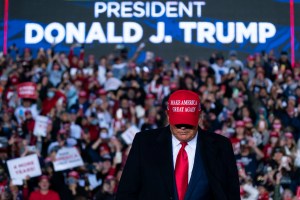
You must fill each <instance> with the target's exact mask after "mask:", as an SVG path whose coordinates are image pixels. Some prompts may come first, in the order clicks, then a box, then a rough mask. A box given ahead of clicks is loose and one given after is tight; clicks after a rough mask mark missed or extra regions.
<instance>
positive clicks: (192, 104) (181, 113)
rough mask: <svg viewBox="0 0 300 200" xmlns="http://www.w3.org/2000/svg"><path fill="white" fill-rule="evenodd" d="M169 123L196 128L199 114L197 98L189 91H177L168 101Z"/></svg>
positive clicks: (199, 108) (198, 100)
mask: <svg viewBox="0 0 300 200" xmlns="http://www.w3.org/2000/svg"><path fill="white" fill-rule="evenodd" d="M167 112H168V115H169V123H170V124H171V125H176V124H188V125H192V126H197V125H198V121H199V115H200V112H201V105H200V98H199V96H198V95H197V94H196V93H194V92H192V91H189V90H177V91H176V92H174V93H172V94H171V95H170V97H169V100H168V108H167Z"/></svg>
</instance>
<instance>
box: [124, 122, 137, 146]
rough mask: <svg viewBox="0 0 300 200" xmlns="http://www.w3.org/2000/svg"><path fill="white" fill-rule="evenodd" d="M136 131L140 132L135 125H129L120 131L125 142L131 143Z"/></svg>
mask: <svg viewBox="0 0 300 200" xmlns="http://www.w3.org/2000/svg"><path fill="white" fill-rule="evenodd" d="M137 132H140V130H139V129H138V128H137V127H136V126H131V127H129V128H128V129H127V130H126V131H125V132H123V133H122V135H121V137H122V138H123V140H124V141H125V142H126V144H132V142H133V139H134V136H135V134H136V133H137Z"/></svg>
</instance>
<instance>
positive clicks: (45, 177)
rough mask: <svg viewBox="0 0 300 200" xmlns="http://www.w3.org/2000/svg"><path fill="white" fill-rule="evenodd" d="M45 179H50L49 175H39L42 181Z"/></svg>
mask: <svg viewBox="0 0 300 200" xmlns="http://www.w3.org/2000/svg"><path fill="white" fill-rule="evenodd" d="M43 179H46V180H47V181H49V180H50V178H49V176H47V175H42V176H40V177H39V181H42V180H43Z"/></svg>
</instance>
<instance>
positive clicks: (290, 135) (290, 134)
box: [284, 132, 294, 139]
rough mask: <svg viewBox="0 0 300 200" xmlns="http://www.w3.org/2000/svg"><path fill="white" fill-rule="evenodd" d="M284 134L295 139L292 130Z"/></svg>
mask: <svg viewBox="0 0 300 200" xmlns="http://www.w3.org/2000/svg"><path fill="white" fill-rule="evenodd" d="M284 136H285V137H286V138H289V139H293V138H294V136H293V134H292V133H291V132H286V133H285V134H284Z"/></svg>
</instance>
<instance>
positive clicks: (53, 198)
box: [29, 190, 60, 200]
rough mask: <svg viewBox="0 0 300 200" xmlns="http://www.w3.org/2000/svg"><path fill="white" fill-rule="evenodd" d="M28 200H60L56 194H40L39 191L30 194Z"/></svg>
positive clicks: (49, 192) (51, 191)
mask: <svg viewBox="0 0 300 200" xmlns="http://www.w3.org/2000/svg"><path fill="white" fill-rule="evenodd" d="M29 200H60V198H59V195H58V193H57V192H55V191H53V190H49V191H48V193H47V194H42V193H41V192H40V191H39V190H38V191H33V192H32V193H31V194H30V197H29Z"/></svg>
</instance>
